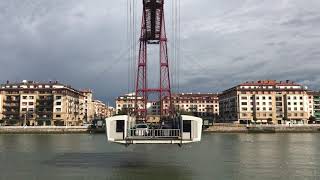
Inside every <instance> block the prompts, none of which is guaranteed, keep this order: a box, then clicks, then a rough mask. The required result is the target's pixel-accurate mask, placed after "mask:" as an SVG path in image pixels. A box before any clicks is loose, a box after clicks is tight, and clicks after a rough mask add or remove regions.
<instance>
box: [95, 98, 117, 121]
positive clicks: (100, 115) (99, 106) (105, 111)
mask: <svg viewBox="0 0 320 180" xmlns="http://www.w3.org/2000/svg"><path fill="white" fill-rule="evenodd" d="M93 105H94V119H105V118H107V117H111V116H113V115H114V114H115V113H114V108H113V107H109V106H108V105H106V104H104V103H103V102H102V101H99V100H94V101H93Z"/></svg>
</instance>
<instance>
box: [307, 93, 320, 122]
mask: <svg viewBox="0 0 320 180" xmlns="http://www.w3.org/2000/svg"><path fill="white" fill-rule="evenodd" d="M308 94H309V106H310V114H311V116H313V117H315V121H316V122H314V123H318V124H319V123H320V91H318V92H315V91H310V92H308Z"/></svg>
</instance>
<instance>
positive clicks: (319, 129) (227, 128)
mask: <svg viewBox="0 0 320 180" xmlns="http://www.w3.org/2000/svg"><path fill="white" fill-rule="evenodd" d="M204 132H210V133H320V125H319V124H317V125H300V124H299V125H298V124H295V125H243V124H225V123H223V124H214V125H213V126H210V127H209V128H207V129H204Z"/></svg>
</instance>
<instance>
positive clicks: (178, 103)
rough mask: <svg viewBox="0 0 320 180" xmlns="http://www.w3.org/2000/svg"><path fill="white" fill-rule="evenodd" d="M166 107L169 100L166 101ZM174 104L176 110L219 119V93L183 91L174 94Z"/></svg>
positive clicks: (205, 117) (204, 117)
mask: <svg viewBox="0 0 320 180" xmlns="http://www.w3.org/2000/svg"><path fill="white" fill-rule="evenodd" d="M163 104H164V108H167V107H169V102H168V101H167V100H165V101H164V103H163ZM172 104H173V106H174V108H175V110H176V111H178V112H181V113H182V114H190V115H193V116H197V117H201V118H203V119H210V120H217V119H218V115H219V99H218V93H181V94H174V95H172Z"/></svg>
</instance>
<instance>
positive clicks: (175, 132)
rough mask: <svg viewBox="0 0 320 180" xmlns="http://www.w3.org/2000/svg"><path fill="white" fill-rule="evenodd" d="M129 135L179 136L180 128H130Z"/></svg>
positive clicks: (152, 136) (149, 136)
mask: <svg viewBox="0 0 320 180" xmlns="http://www.w3.org/2000/svg"><path fill="white" fill-rule="evenodd" d="M127 132H128V137H146V138H178V137H180V135H181V134H180V129H148V130H147V129H128V131H127Z"/></svg>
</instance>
